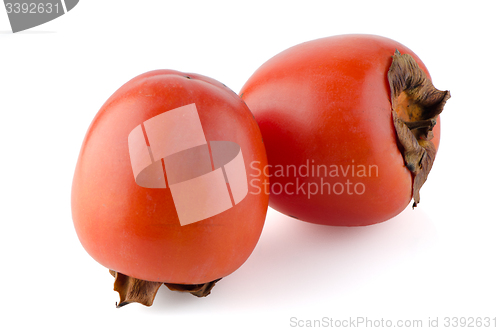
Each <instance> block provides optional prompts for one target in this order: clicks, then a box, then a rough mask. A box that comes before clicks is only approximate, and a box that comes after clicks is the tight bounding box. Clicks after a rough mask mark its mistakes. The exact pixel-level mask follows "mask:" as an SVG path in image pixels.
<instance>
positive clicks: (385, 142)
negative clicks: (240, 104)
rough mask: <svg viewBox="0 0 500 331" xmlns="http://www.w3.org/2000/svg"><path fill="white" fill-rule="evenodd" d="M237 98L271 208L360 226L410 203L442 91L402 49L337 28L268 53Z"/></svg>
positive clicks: (416, 196)
mask: <svg viewBox="0 0 500 331" xmlns="http://www.w3.org/2000/svg"><path fill="white" fill-rule="evenodd" d="M240 96H241V97H242V99H243V100H244V101H245V102H246V103H247V105H248V106H249V108H250V110H251V111H252V112H253V114H254V115H255V118H256V120H257V122H258V124H259V126H260V128H261V131H262V136H263V138H264V143H265V145H266V150H267V155H268V161H269V167H268V168H267V170H268V172H269V174H270V183H269V187H268V191H269V193H270V206H271V207H273V208H274V209H276V210H278V211H280V212H282V213H284V214H287V215H290V216H292V217H295V218H298V219H300V220H303V221H307V222H312V223H318V224H326V225H344V226H359V225H370V224H375V223H379V222H382V221H385V220H388V219H390V218H392V217H394V216H395V215H397V214H399V213H400V212H401V211H402V210H404V209H405V207H406V206H407V205H408V204H409V202H410V201H411V199H412V197H413V200H414V206H416V205H417V204H418V203H419V201H420V193H419V192H420V188H421V187H422V185H423V183H424V182H425V180H426V178H427V175H428V173H429V172H430V169H431V167H432V163H433V160H434V158H435V155H436V151H437V147H438V143H439V138H440V120H439V114H440V113H441V111H442V110H443V107H444V104H445V103H446V101H447V100H448V98H449V97H450V93H449V91H440V90H437V89H436V88H434V86H433V84H432V82H431V78H430V75H429V72H428V71H427V68H426V67H425V65H424V64H423V62H422V61H421V60H420V59H419V58H418V57H417V55H416V54H415V53H413V52H412V51H411V50H410V49H409V48H407V47H406V46H404V45H402V44H400V43H398V42H396V41H394V40H391V39H388V38H384V37H380V36H374V35H340V36H333V37H327V38H322V39H318V40H313V41H308V42H305V43H302V44H299V45H296V46H294V47H291V48H289V49H287V50H285V51H283V52H281V53H279V54H278V55H276V56H274V57H273V58H271V59H270V60H268V61H267V62H265V63H264V64H263V65H262V66H261V67H260V68H258V69H257V70H256V71H255V73H254V74H253V75H252V76H251V77H250V78H249V79H248V81H247V82H246V83H245V85H244V86H243V88H242V90H241V92H240ZM300 170H302V172H301V171H300ZM253 173H254V174H258V173H259V170H258V169H256V170H255V171H254V172H253Z"/></svg>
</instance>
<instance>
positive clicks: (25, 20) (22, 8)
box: [4, 0, 78, 33]
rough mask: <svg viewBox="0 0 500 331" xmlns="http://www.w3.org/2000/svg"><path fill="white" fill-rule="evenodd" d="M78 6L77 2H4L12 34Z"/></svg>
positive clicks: (29, 0) (41, 0) (11, 0)
mask: <svg viewBox="0 0 500 331" xmlns="http://www.w3.org/2000/svg"><path fill="white" fill-rule="evenodd" d="M77 4H78V0H27V1H19V0H4V5H5V9H6V10H7V16H8V17H9V22H10V26H11V28H12V32H14V33H16V32H19V31H24V30H27V29H30V28H33V27H35V26H38V25H41V24H44V23H47V22H49V21H52V20H53V19H56V18H58V17H60V16H62V15H64V14H66V13H67V12H69V11H70V10H72V9H73V8H74V7H75V6H76V5H77Z"/></svg>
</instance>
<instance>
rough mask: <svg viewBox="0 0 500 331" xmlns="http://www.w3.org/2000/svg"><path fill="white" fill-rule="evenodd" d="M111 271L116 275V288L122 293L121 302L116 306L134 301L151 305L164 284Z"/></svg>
mask: <svg viewBox="0 0 500 331" xmlns="http://www.w3.org/2000/svg"><path fill="white" fill-rule="evenodd" d="M109 272H110V274H111V275H112V276H113V277H115V284H114V290H115V291H116V292H118V294H119V295H120V302H119V303H117V304H116V308H120V307H123V306H125V305H128V304H129V303H132V302H138V303H141V304H143V305H145V306H148V307H149V306H151V305H152V304H153V301H154V300H155V296H156V292H158V289H159V288H160V286H161V284H163V283H160V282H150V281H147V280H142V279H137V278H133V277H129V276H127V275H124V274H121V273H119V272H116V271H113V270H110V271H109Z"/></svg>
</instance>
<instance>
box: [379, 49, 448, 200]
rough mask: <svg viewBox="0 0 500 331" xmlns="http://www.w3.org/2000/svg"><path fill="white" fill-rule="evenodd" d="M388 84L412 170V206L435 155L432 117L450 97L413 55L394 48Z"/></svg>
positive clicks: (403, 151)
mask: <svg viewBox="0 0 500 331" xmlns="http://www.w3.org/2000/svg"><path fill="white" fill-rule="evenodd" d="M387 77H388V79H389V85H390V88H391V103H392V119H393V122H394V127H395V129H396V133H397V136H398V140H399V143H400V145H401V146H400V147H401V149H402V154H403V157H404V160H405V164H406V167H407V168H408V169H409V170H410V171H411V173H412V174H413V208H415V207H416V206H417V204H418V203H419V202H420V188H421V187H422V185H423V184H424V183H425V181H426V180H427V176H428V174H429V172H430V171H431V168H432V164H433V162H434V159H435V157H436V147H435V146H434V143H433V142H432V141H431V139H432V137H433V134H432V129H433V127H434V125H436V119H437V117H438V116H439V114H440V113H441V112H442V111H443V108H444V105H445V103H446V101H447V100H448V99H449V98H450V92H449V91H440V90H438V89H436V88H435V87H434V85H433V84H432V82H431V80H430V79H429V78H427V76H426V74H425V72H424V71H423V70H422V69H420V67H419V66H418V64H417V63H416V62H415V60H414V59H413V57H411V55H409V54H401V53H399V51H398V50H396V52H395V53H394V55H393V57H392V64H391V67H390V68H389V72H388V74H387Z"/></svg>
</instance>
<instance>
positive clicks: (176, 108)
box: [71, 70, 268, 307]
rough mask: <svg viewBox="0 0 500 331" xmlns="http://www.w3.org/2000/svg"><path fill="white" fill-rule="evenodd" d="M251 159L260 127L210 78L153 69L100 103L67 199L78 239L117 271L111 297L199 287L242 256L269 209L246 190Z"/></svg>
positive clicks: (143, 299) (262, 160)
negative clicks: (101, 104)
mask: <svg viewBox="0 0 500 331" xmlns="http://www.w3.org/2000/svg"><path fill="white" fill-rule="evenodd" d="M252 162H254V163H255V164H259V165H260V167H262V168H261V169H263V167H265V166H266V165H267V159H266V153H265V148H264V144H263V142H262V137H261V134H260V130H259V127H258V125H257V123H256V121H255V120H254V118H253V116H252V114H251V112H250V110H249V109H248V108H247V106H246V105H245V103H244V102H243V101H242V100H241V99H240V98H239V97H238V95H236V94H235V93H234V92H233V91H231V90H230V89H229V88H227V87H226V86H225V85H223V84H222V83H219V82H218V81H215V80H214V79H211V78H208V77H205V76H202V75H197V74H185V73H181V72H177V71H173V70H156V71H151V72H147V73H145V74H142V75H139V76H137V77H135V78H133V79H132V80H130V81H129V82H127V83H126V84H125V85H123V86H122V87H120V88H119V89H118V90H117V91H116V92H115V93H114V94H113V95H112V96H111V97H110V98H109V99H108V100H107V101H106V102H105V103H104V105H103V106H102V108H101V109H100V110H99V112H98V113H97V115H96V116H95V118H94V120H93V121H92V123H91V124H90V127H89V129H88V131H87V134H86V136H85V138H84V140H83V144H82V147H81V151H80V155H79V157H78V161H77V165H76V169H75V174H74V179H73V186H72V196H71V206H72V214H73V222H74V226H75V229H76V232H77V234H78V238H79V239H80V241H81V243H82V245H83V247H84V248H85V249H86V251H87V252H88V253H89V254H90V255H91V256H92V257H93V258H94V259H95V260H96V261H97V262H99V263H100V264H102V265H103V266H105V267H106V268H108V269H110V272H111V274H112V275H113V276H114V277H115V283H114V288H115V290H116V291H118V292H119V294H120V302H119V303H118V305H117V306H118V307H120V306H123V305H125V304H127V303H130V302H140V303H142V304H145V305H148V306H149V305H151V304H152V303H153V300H154V297H155V295H156V292H157V290H158V288H159V287H160V286H161V285H162V284H165V285H166V286H167V287H169V288H170V289H172V290H176V291H186V292H190V293H192V294H194V295H196V296H206V295H208V294H209V293H210V290H211V289H212V287H213V286H214V284H215V283H216V282H217V281H218V280H219V279H220V278H222V277H225V276H227V275H229V274H231V273H232V272H234V271H235V270H236V269H238V268H239V267H240V266H241V265H242V264H243V263H244V262H245V260H246V259H247V258H248V257H249V256H250V254H251V253H252V251H253V249H254V247H255V246H256V244H257V241H258V240H259V236H260V234H261V231H262V228H263V225H264V219H265V216H266V212H267V207H268V196H267V195H266V194H264V193H260V194H259V193H257V192H256V191H255V190H253V191H250V190H249V186H248V179H249V178H250V177H249V174H250V171H251V168H250V164H251V163H252ZM259 179H260V182H261V183H264V182H265V175H264V174H263V175H262V176H261V177H259ZM255 185H257V184H255Z"/></svg>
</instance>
